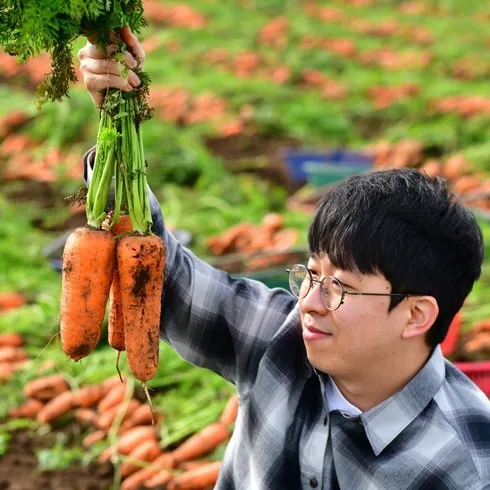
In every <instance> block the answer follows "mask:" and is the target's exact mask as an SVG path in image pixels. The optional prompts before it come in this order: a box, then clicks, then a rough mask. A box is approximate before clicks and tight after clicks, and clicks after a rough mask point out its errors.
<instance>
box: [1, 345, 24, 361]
mask: <svg viewBox="0 0 490 490" xmlns="http://www.w3.org/2000/svg"><path fill="white" fill-rule="evenodd" d="M26 358H27V355H26V351H25V350H24V349H22V348H21V347H11V346H5V347H0V362H16V361H23V360H24V359H26Z"/></svg>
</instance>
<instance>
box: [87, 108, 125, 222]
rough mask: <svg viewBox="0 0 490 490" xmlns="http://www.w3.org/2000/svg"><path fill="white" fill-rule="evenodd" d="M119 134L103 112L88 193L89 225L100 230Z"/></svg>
mask: <svg viewBox="0 0 490 490" xmlns="http://www.w3.org/2000/svg"><path fill="white" fill-rule="evenodd" d="M118 138H119V133H118V132H117V130H116V128H115V127H114V124H113V121H112V118H111V117H110V115H109V114H108V113H107V112H106V111H101V114H100V120H99V130H98V134H97V151H96V155H95V164H94V171H93V175H92V179H91V181H90V185H89V189H88V193H87V206H86V207H87V224H88V225H89V226H91V227H93V228H97V229H100V228H101V227H102V223H103V221H104V220H105V218H106V206H107V201H108V197H109V191H110V187H111V182H112V177H113V176H114V172H115V164H116V159H115V144H116V141H117V139H118Z"/></svg>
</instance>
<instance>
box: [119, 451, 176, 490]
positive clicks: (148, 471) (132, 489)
mask: <svg viewBox="0 0 490 490" xmlns="http://www.w3.org/2000/svg"><path fill="white" fill-rule="evenodd" d="M167 454H168V453H164V454H161V455H160V456H159V457H158V458H157V459H155V461H153V463H151V465H150V466H147V467H146V468H142V469H140V470H138V471H137V472H135V473H133V474H132V475H129V476H128V477H127V478H126V479H125V480H124V481H123V482H122V484H121V490H141V488H148V487H147V486H146V482H147V481H148V480H149V479H150V478H152V477H155V478H156V475H160V478H161V481H160V485H165V484H166V483H168V482H169V481H170V480H171V479H172V476H173V475H172V473H171V472H170V471H168V470H166V469H164V468H165V464H166V463H165V462H166V458H167ZM162 464H163V465H164V466H162Z"/></svg>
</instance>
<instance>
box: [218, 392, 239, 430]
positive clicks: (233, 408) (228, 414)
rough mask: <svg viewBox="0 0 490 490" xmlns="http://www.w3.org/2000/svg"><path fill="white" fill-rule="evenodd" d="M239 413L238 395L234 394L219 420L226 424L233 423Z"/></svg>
mask: <svg viewBox="0 0 490 490" xmlns="http://www.w3.org/2000/svg"><path fill="white" fill-rule="evenodd" d="M237 415H238V395H237V394H234V395H233V396H232V397H231V398H230V399H229V400H228V403H227V404H226V406H225V409H224V410H223V413H222V414H221V417H220V418H219V421H220V422H221V423H222V424H224V425H231V424H233V423H234V422H235V420H236V417H237Z"/></svg>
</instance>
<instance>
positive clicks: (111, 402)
mask: <svg viewBox="0 0 490 490" xmlns="http://www.w3.org/2000/svg"><path fill="white" fill-rule="evenodd" d="M127 389H128V388H127V386H126V385H125V384H118V385H116V386H114V387H112V388H111V389H110V390H109V392H108V393H107V395H106V396H105V397H104V398H102V400H100V402H99V404H98V405H97V411H98V412H106V411H107V410H108V409H110V408H112V407H115V406H116V405H119V404H120V403H121V402H122V401H123V400H124V397H125V396H126V390H127Z"/></svg>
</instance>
